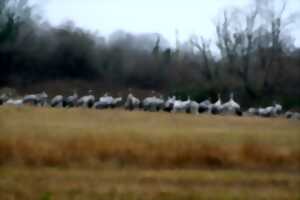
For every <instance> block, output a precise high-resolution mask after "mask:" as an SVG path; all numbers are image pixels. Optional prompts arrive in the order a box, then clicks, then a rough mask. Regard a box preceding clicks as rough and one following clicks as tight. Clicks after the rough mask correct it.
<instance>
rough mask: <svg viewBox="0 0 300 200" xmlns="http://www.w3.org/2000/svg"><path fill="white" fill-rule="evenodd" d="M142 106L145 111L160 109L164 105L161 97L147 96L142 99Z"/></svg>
mask: <svg viewBox="0 0 300 200" xmlns="http://www.w3.org/2000/svg"><path fill="white" fill-rule="evenodd" d="M142 106H143V108H144V110H145V111H160V110H161V109H162V108H163V106H164V100H163V98H162V97H161V98H158V97H156V96H153V97H147V98H145V99H144V100H143V102H142Z"/></svg>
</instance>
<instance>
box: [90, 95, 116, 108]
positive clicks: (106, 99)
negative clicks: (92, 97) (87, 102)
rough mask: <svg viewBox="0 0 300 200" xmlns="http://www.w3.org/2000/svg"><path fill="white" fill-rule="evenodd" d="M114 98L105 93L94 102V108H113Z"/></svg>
mask: <svg viewBox="0 0 300 200" xmlns="http://www.w3.org/2000/svg"><path fill="white" fill-rule="evenodd" d="M113 103H114V98H113V97H112V96H108V94H107V93H105V94H104V96H102V97H100V98H99V100H98V101H97V102H95V104H94V107H95V108H97V109H104V108H109V107H113Z"/></svg>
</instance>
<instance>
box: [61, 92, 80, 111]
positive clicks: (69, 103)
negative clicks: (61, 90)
mask: <svg viewBox="0 0 300 200" xmlns="http://www.w3.org/2000/svg"><path fill="white" fill-rule="evenodd" d="M77 100H78V94H77V92H76V91H74V92H73V95H71V96H68V97H67V98H66V99H65V100H64V107H70V108H71V107H74V106H76V102H77Z"/></svg>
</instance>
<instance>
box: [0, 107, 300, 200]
mask: <svg viewBox="0 0 300 200" xmlns="http://www.w3.org/2000/svg"><path fill="white" fill-rule="evenodd" d="M299 169H300V123H299V122H298V121H289V120H286V119H280V118H278V119H261V118H249V117H243V118H237V117H230V116H226V117H224V116H209V115H200V116H192V115H186V114H168V113H145V112H126V111H124V110H108V111H97V110H87V109H69V110H66V109H47V108H30V107H22V108H9V107H0V177H1V178H0V197H1V198H0V199H299V198H300V192H299V191H298V188H300V172H299Z"/></svg>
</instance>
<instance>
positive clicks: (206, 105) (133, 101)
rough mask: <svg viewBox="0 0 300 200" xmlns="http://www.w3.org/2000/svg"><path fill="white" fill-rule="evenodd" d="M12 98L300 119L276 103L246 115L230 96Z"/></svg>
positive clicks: (2, 100) (8, 101)
mask: <svg viewBox="0 0 300 200" xmlns="http://www.w3.org/2000/svg"><path fill="white" fill-rule="evenodd" d="M9 96H10V95H7V94H2V95H1V96H0V106H1V105H12V106H23V105H33V106H48V107H53V108H72V107H85V108H95V109H108V108H117V107H124V108H125V109H126V110H130V111H133V110H144V111H152V112H159V111H165V112H173V113H179V112H183V113H191V114H200V113H210V114H213V115H217V114H223V115H225V114H231V115H237V116H243V115H248V116H261V117H278V116H285V117H286V118H289V119H298V120H299V119H300V113H297V112H289V111H288V112H285V113H283V108H282V106H281V105H280V104H278V103H274V104H273V105H272V106H268V107H265V108H262V107H260V108H249V109H248V110H247V111H245V112H243V111H242V109H241V106H240V105H239V104H238V103H237V102H236V101H235V100H234V95H233V93H231V94H230V97H229V100H228V101H227V102H225V103H223V102H222V100H221V96H220V95H218V100H217V101H216V102H211V101H210V99H207V100H204V101H202V102H200V103H199V102H197V101H193V100H191V99H190V98H188V99H187V100H184V101H183V100H179V99H177V98H176V97H175V96H173V97H168V98H167V99H164V98H163V97H157V96H155V95H153V96H151V97H146V98H144V99H143V100H140V99H139V98H137V97H135V96H134V95H133V94H132V93H129V94H128V96H127V98H125V99H123V98H122V97H117V98H114V97H112V96H109V95H108V94H107V93H106V94H104V95H103V96H101V97H100V98H99V99H96V97H95V96H94V95H93V94H92V91H91V90H90V91H89V94H88V95H86V96H82V97H79V96H78V94H77V93H76V92H74V94H73V95H71V96H67V97H65V96H63V95H57V96H54V97H53V98H49V97H48V95H47V93H46V92H42V93H39V94H30V95H25V96H24V97H22V98H18V99H15V98H10V97H9Z"/></svg>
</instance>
